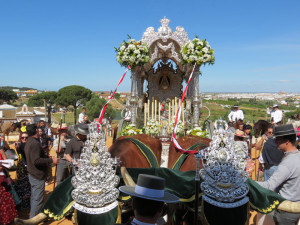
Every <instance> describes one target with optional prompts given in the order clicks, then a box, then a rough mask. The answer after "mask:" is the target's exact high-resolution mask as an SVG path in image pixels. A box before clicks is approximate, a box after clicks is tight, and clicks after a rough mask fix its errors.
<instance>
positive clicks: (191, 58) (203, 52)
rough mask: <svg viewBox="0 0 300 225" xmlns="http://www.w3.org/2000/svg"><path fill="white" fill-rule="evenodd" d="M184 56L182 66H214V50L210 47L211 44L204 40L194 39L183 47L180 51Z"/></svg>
mask: <svg viewBox="0 0 300 225" xmlns="http://www.w3.org/2000/svg"><path fill="white" fill-rule="evenodd" d="M180 53H181V56H182V64H186V63H188V64H194V63H195V62H196V63H197V65H202V64H204V65H205V64H206V63H208V64H214V62H215V57H214V50H213V49H212V48H211V47H210V45H209V43H208V42H207V41H206V40H205V39H204V40H200V39H199V38H198V37H196V38H194V39H193V40H192V41H189V42H188V43H186V44H185V45H183V46H182V49H181V51H180Z"/></svg>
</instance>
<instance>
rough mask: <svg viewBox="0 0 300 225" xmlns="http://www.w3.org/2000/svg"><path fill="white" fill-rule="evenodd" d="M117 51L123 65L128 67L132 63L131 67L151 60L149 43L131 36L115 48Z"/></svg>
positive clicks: (119, 60) (118, 58) (118, 59)
mask: <svg viewBox="0 0 300 225" xmlns="http://www.w3.org/2000/svg"><path fill="white" fill-rule="evenodd" d="M115 51H116V53H117V61H118V62H119V63H120V64H121V66H125V67H127V66H128V65H129V64H130V67H131V68H133V67H135V66H142V65H144V64H145V63H147V62H149V60H150V57H149V53H150V48H149V47H148V46H147V44H146V43H142V42H141V41H136V40H135V39H131V38H130V36H129V40H128V41H123V43H121V44H120V47H119V48H115Z"/></svg>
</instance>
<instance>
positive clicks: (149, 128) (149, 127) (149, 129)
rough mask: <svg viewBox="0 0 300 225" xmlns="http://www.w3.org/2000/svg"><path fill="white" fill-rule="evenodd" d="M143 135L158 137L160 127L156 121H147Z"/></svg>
mask: <svg viewBox="0 0 300 225" xmlns="http://www.w3.org/2000/svg"><path fill="white" fill-rule="evenodd" d="M144 131H145V134H148V135H153V136H158V135H159V134H160V125H159V122H158V121H155V120H149V121H148V122H147V123H146V126H145V127H144Z"/></svg>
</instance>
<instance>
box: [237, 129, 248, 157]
mask: <svg viewBox="0 0 300 225" xmlns="http://www.w3.org/2000/svg"><path fill="white" fill-rule="evenodd" d="M245 137H246V136H245V133H244V131H242V130H239V129H237V130H236V131H235V133H234V141H235V148H236V149H237V150H242V151H244V152H247V153H248V154H249V152H248V145H247V142H246V141H245V140H244V139H245Z"/></svg>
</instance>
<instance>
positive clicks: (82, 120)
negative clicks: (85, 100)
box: [78, 107, 86, 123]
mask: <svg viewBox="0 0 300 225" xmlns="http://www.w3.org/2000/svg"><path fill="white" fill-rule="evenodd" d="M85 114H86V108H85V107H83V108H82V112H81V113H80V114H79V118H78V123H83V122H84V119H83V117H84V116H85Z"/></svg>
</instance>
